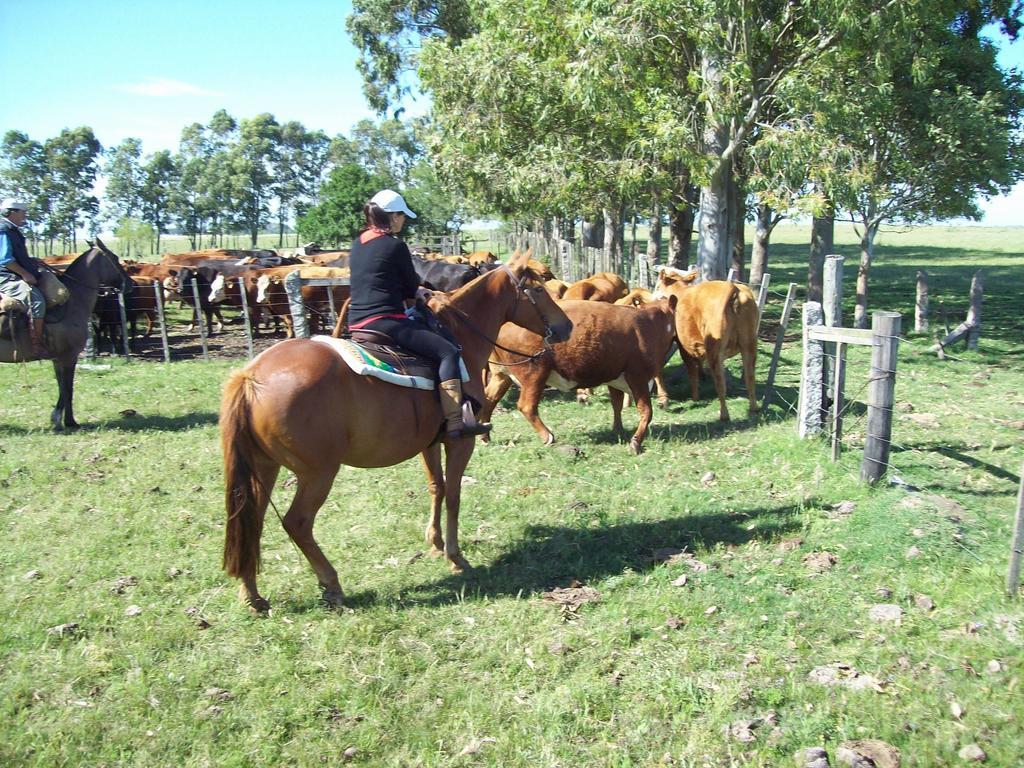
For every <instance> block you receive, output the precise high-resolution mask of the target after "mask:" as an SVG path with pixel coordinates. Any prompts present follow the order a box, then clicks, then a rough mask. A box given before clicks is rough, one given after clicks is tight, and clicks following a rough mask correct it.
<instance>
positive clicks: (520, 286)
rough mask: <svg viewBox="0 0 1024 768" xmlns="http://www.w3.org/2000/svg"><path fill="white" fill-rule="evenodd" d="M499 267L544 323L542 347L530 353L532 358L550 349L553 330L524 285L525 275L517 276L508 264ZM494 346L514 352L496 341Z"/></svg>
mask: <svg viewBox="0 0 1024 768" xmlns="http://www.w3.org/2000/svg"><path fill="white" fill-rule="evenodd" d="M501 269H502V270H503V271H505V272H507V273H508V277H509V279H510V280H511V281H512V285H514V286H515V288H516V291H518V292H519V293H521V294H523V295H525V296H526V298H527V299H529V301H530V303H531V304H532V305H533V308H534V309H535V310H536V312H537V315H538V317H540V319H541V322H542V323H544V348H543V349H542V350H541V352H540V353H538V354H536V355H530V356H529V358H530V359H531V360H532V359H534V358H536V357H538V356H539V355H540V354H543V353H544V352H545V351H547V350H548V349H550V347H551V337H552V335H553V334H554V331H553V330H552V329H551V324H550V323H549V322H548V319H547V318H546V317H545V316H544V312H542V311H541V308H540V307H539V306H538V305H537V300H536V299H535V298H534V297H533V294H532V293H531V292H530V289H529V288H528V287H527V285H526V275H523V276H522V277H519V278H517V277H516V275H515V273H514V272H513V271H512V270H511V269H510V268H509V266H508V264H502V265H501ZM494 346H496V347H498V349H502V350H504V351H506V352H515V351H514V350H511V349H505V348H504V347H502V346H501V345H500V344H498V343H497V342H495V343H494ZM515 354H522V353H519V352H515Z"/></svg>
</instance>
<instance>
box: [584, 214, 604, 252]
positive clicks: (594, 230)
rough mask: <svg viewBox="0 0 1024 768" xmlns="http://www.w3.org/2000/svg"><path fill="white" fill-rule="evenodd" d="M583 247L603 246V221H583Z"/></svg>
mask: <svg viewBox="0 0 1024 768" xmlns="http://www.w3.org/2000/svg"><path fill="white" fill-rule="evenodd" d="M582 244H583V247H584V248H604V222H603V221H586V220H584V222H583V243H582Z"/></svg>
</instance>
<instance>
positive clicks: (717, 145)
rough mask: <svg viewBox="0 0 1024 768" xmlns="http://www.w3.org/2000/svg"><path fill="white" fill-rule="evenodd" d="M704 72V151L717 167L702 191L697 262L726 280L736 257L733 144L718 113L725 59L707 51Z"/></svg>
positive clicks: (709, 275)
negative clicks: (730, 148) (731, 202)
mask: <svg viewBox="0 0 1024 768" xmlns="http://www.w3.org/2000/svg"><path fill="white" fill-rule="evenodd" d="M701 74H702V75H703V77H704V82H705V83H706V87H707V90H708V93H709V94H710V96H709V99H708V101H707V103H706V104H707V114H706V116H705V120H706V123H705V128H704V135H703V136H702V151H703V153H704V155H705V157H706V158H707V160H708V161H709V162H710V164H711V166H712V168H713V169H714V170H713V172H712V174H711V178H710V179H708V181H707V183H706V184H704V185H703V186H702V187H701V190H700V224H699V225H698V239H697V265H698V268H699V269H700V274H701V277H702V278H703V279H704V280H722V279H724V278H725V276H726V274H727V273H728V271H729V262H730V260H731V259H732V237H733V228H732V221H731V219H730V217H729V192H730V190H729V183H730V181H731V178H732V161H731V159H730V160H723V159H722V156H723V154H724V153H725V149H726V147H727V146H728V145H729V126H728V125H726V124H724V123H723V122H722V121H721V120H720V119H719V116H718V115H716V114H715V113H714V108H715V106H716V105H718V104H720V102H722V101H723V96H724V86H723V84H722V62H721V61H719V60H718V59H717V58H714V57H713V56H711V55H709V54H708V53H707V52H705V53H704V54H703V55H702V57H701Z"/></svg>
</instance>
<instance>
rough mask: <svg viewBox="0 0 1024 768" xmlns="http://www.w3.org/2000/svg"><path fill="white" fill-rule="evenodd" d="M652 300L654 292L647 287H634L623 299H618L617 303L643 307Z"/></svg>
mask: <svg viewBox="0 0 1024 768" xmlns="http://www.w3.org/2000/svg"><path fill="white" fill-rule="evenodd" d="M652 301H654V294H653V293H652V292H651V291H649V290H647V289H646V288H633V289H632V290H631V291H630V292H629V293H627V294H626V295H625V296H623V297H622V298H621V299H616V301H615V303H616V304H618V305H619V306H626V307H642V306H643V305H644V304H650V303H651V302H652Z"/></svg>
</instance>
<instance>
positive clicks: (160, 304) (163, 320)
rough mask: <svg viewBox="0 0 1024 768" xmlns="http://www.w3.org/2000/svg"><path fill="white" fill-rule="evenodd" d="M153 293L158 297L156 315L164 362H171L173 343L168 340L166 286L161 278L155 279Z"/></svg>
mask: <svg viewBox="0 0 1024 768" xmlns="http://www.w3.org/2000/svg"><path fill="white" fill-rule="evenodd" d="M153 295H154V297H155V298H156V316H157V319H158V320H159V321H160V343H161V345H162V346H163V348H164V362H165V363H169V362H171V345H170V344H169V343H168V341H167V316H166V315H165V314H164V286H163V284H162V283H161V282H160V281H159V280H154V281H153Z"/></svg>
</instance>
